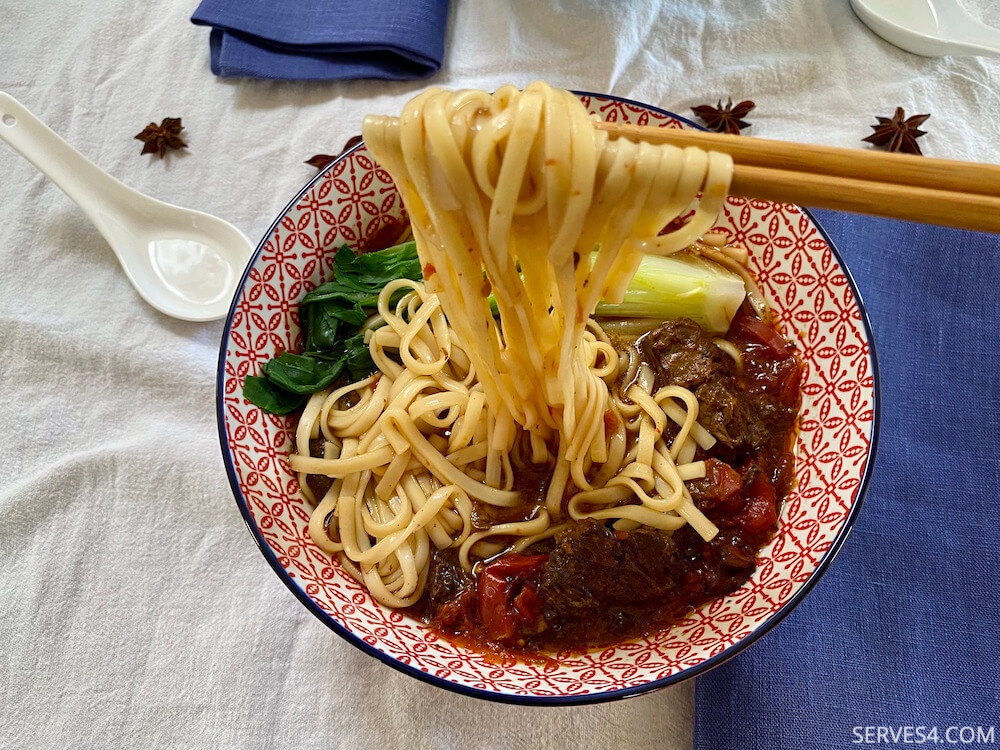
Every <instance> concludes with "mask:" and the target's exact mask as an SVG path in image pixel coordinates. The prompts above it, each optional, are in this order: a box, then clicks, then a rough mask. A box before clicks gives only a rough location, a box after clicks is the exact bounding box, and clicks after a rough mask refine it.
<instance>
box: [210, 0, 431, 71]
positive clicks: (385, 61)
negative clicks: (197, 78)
mask: <svg viewBox="0 0 1000 750" xmlns="http://www.w3.org/2000/svg"><path fill="white" fill-rule="evenodd" d="M191 20H192V22H194V23H196V24H199V25H202V26H210V27H212V32H211V34H210V35H209V48H210V52H211V65H212V72H213V73H215V74H216V75H217V76H221V77H223V78H265V79H275V80H333V79H351V78H381V79H388V80H411V79H419V78H427V77H428V76H431V75H433V74H434V73H436V72H437V71H438V70H439V69H440V67H441V63H442V61H443V59H444V47H445V27H446V25H447V21H448V0H340V1H339V2H335V3H332V2H328V1H326V0H294V1H292V0H283V1H281V0H278V1H277V2H276V1H275V0H270V1H269V0H203V2H202V3H201V4H200V5H199V6H198V8H197V10H195V12H194V15H193V16H192V17H191Z"/></svg>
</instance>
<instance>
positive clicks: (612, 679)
mask: <svg viewBox="0 0 1000 750" xmlns="http://www.w3.org/2000/svg"><path fill="white" fill-rule="evenodd" d="M580 97H581V99H582V101H583V102H584V104H585V105H586V106H587V107H588V108H589V109H590V110H591V111H593V112H596V113H598V114H600V115H601V117H603V118H604V119H605V120H612V121H620V122H631V123H638V124H649V125H658V126H662V127H667V128H685V127H697V126H696V125H694V124H693V123H690V122H688V121H686V120H684V119H683V118H681V117H678V116H676V115H673V114H671V113H669V112H665V111H663V110H659V109H656V108H654V107H650V106H647V105H643V104H640V103H637V102H632V101H627V100H623V99H620V98H616V97H612V96H606V95H597V94H587V93H581V94H580ZM404 221H405V212H404V208H403V206H402V204H401V201H400V197H399V194H398V193H397V192H396V190H395V188H394V187H393V184H392V182H391V180H390V178H389V176H388V175H387V174H386V173H385V172H384V171H383V170H381V169H380V168H378V166H377V165H376V164H375V163H374V162H373V161H372V158H371V156H370V155H369V153H368V152H367V151H366V149H365V147H364V145H363V144H360V145H358V146H356V147H354V148H353V149H352V150H350V151H349V152H347V153H345V154H343V155H342V156H341V157H340V158H338V159H337V160H336V161H334V162H333V163H331V164H330V165H329V166H328V167H326V168H325V169H324V170H322V172H321V173H320V174H318V175H317V176H316V177H315V179H313V180H312V181H310V182H309V184H308V185H306V186H305V187H304V188H303V189H302V191H301V192H300V193H299V194H298V195H296V196H295V197H294V198H292V200H291V202H289V204H288V206H287V207H286V208H285V210H284V211H282V212H281V215H280V216H278V217H277V218H276V219H275V221H274V224H273V225H272V226H271V228H270V230H268V232H267V234H266V235H265V236H264V238H263V240H262V241H261V243H260V245H259V246H258V248H257V251H256V254H255V255H254V257H253V259H252V261H251V262H250V264H249V266H248V268H247V270H246V273H245V275H244V277H243V280H242V282H241V284H240V286H239V288H238V291H237V293H236V295H235V298H234V301H233V304H232V308H231V310H230V313H229V317H228V321H227V324H226V328H225V333H224V336H223V341H222V346H221V352H220V358H219V370H218V405H217V408H218V421H219V433H220V438H221V443H222V453H223V457H224V460H225V464H226V468H227V471H228V473H229V478H230V482H231V484H232V488H233V493H234V495H235V497H236V502H237V504H238V505H239V508H240V511H241V512H242V514H243V517H244V518H245V519H246V523H247V526H248V527H249V529H250V532H251V534H252V536H253V539H254V540H255V541H256V543H257V545H258V546H259V547H260V550H261V552H262V553H263V555H264V557H265V558H267V560H268V562H269V563H270V564H271V566H272V567H273V568H274V571H275V573H277V575H278V578H279V579H280V580H281V581H282V582H283V583H284V584H285V585H286V586H287V587H288V588H289V589H290V590H291V591H292V593H294V594H295V596H296V597H297V598H298V599H299V601H300V602H302V604H304V605H305V606H306V607H307V608H308V609H309V610H310V611H311V612H312V613H313V614H314V615H316V616H317V617H318V618H319V619H320V620H322V621H323V622H324V623H326V624H327V625H328V626H329V627H330V628H331V629H332V630H333V631H335V632H336V633H337V634H339V635H340V636H342V637H343V638H345V639H347V640H348V641H349V642H350V643H352V644H354V645H355V646H357V647H358V648H360V649H362V650H363V651H365V652H367V653H369V654H371V655H372V656H374V657H376V658H378V659H381V660H382V661H383V662H385V663H386V664H389V665H390V666H392V667H395V668H396V669H399V670H401V671H402V672H405V673H406V674H409V675H412V676H413V677H416V678H418V679H421V680H424V681H427V682H430V683H433V684H435V685H439V686H441V687H443V688H447V689H451V690H454V691H457V692H460V693H465V694H468V695H473V696H477V697H481V698H487V699H492V700H499V701H506V702H513V703H531V704H570V703H588V702H597V701H603V700H611V699H616V698H623V697H627V696H630V695H637V694H640V693H644V692H647V691H650V690H655V689H657V688H661V687H664V686H666V685H670V684H673V683H676V682H679V681H681V680H683V679H686V678H688V677H691V676H694V675H696V674H698V673H700V672H703V671H705V670H707V669H710V668H711V667H713V666H715V665H718V664H720V663H721V662H723V661H724V660H726V659H728V658H730V657H732V656H733V655H735V654H736V653H738V652H739V651H740V650H742V649H744V648H746V647H747V646H748V645H750V644H751V643H752V642H753V641H754V640H756V639H757V638H759V637H760V636H761V635H762V634H763V633H764V632H766V631H767V630H768V629H770V628H771V627H773V626H774V625H775V624H776V623H778V622H779V621H780V620H781V619H782V618H783V617H784V616H785V615H787V614H788V612H789V611H791V610H792V608H794V607H795V606H796V605H797V604H798V603H799V602H800V601H801V600H802V599H803V597H804V596H805V595H806V594H807V592H808V591H809V590H810V589H811V588H812V586H813V585H814V584H815V583H816V581H817V580H818V579H819V578H820V576H821V575H822V574H823V572H824V571H825V570H826V569H827V567H828V566H829V564H830V562H831V560H832V559H833V557H834V555H835V554H836V552H837V551H838V549H839V548H840V547H841V545H842V543H843V542H844V540H845V538H846V536H847V534H848V531H849V529H850V527H851V525H852V523H853V521H854V519H855V517H856V515H857V513H858V511H859V509H860V506H861V501H862V498H863V496H864V493H865V490H866V487H867V484H868V479H869V474H870V471H871V466H872V460H873V456H874V448H875V442H876V435H877V424H878V398H877V394H878V388H877V371H876V360H875V351H874V346H873V342H872V334H871V329H870V326H869V324H868V320H867V317H866V314H865V311H864V308H863V305H862V302H861V299H860V298H859V296H858V293H857V289H856V287H855V285H854V283H853V281H852V279H851V276H850V274H849V272H848V270H847V268H846V267H845V266H844V263H843V261H842V260H841V258H840V256H839V255H838V253H837V251H836V249H835V248H834V247H833V246H832V244H831V242H830V240H829V238H828V237H827V236H826V235H825V234H824V232H823V230H822V229H821V228H820V227H819V226H818V225H817V223H816V221H815V220H814V219H813V218H812V217H811V216H810V214H809V213H808V212H807V211H805V210H803V209H801V208H799V207H797V206H794V205H788V204H780V203H772V202H769V201H763V200H752V199H747V198H743V197H737V196H734V197H730V198H729V199H728V202H727V203H726V206H725V210H724V214H723V215H722V216H720V218H719V221H718V224H717V229H718V230H720V231H723V232H725V233H726V234H727V235H728V236H729V237H730V239H731V240H733V241H736V242H741V243H744V244H745V245H746V246H747V247H748V248H749V250H750V252H751V256H752V264H753V267H754V270H755V271H756V275H757V278H758V279H759V281H760V284H761V286H762V287H763V289H764V290H765V292H766V293H767V294H768V295H769V297H770V299H771V301H772V302H773V303H774V305H775V307H776V309H777V310H778V312H779V315H780V320H781V324H782V326H783V327H784V332H785V334H786V335H788V336H789V337H791V338H794V339H796V340H797V341H798V343H799V346H800V350H801V353H802V356H803V358H804V360H805V363H806V371H805V378H804V384H803V392H804V396H803V398H804V401H803V407H802V417H801V429H800V431H799V433H798V437H797V445H796V462H795V479H796V486H795V489H794V490H793V492H792V493H791V495H790V497H789V498H788V499H787V501H786V502H785V504H784V507H783V509H782V512H781V517H780V520H779V530H778V533H777V535H776V536H775V538H774V540H773V541H772V542H771V543H770V544H769V545H768V546H767V547H766V548H764V550H763V551H762V553H761V556H760V563H759V566H758V568H757V571H756V572H755V573H754V575H753V577H752V578H751V579H750V580H749V581H748V582H747V583H746V584H745V585H744V586H743V587H742V588H740V589H739V590H738V591H736V592H735V593H733V594H732V595H730V596H727V597H725V598H723V599H719V600H717V601H714V602H711V603H709V604H707V605H705V606H702V607H701V608H699V609H697V610H696V611H694V612H692V613H691V614H690V615H688V616H687V617H685V618H684V619H683V620H681V621H680V622H679V623H678V624H677V625H675V626H674V627H673V628H671V629H670V630H667V631H664V632H661V633H658V634H657V635H654V636H651V637H647V638H642V639H638V640H633V641H628V642H625V643H621V644H619V645H617V646H615V647H612V648H605V649H601V650H595V651H592V652H588V653H584V654H553V655H552V657H553V658H552V659H551V660H549V661H545V662H541V663H525V662H522V661H516V660H514V659H509V658H499V659H498V657H496V656H495V655H487V654H483V653H479V652H477V651H475V650H470V649H468V648H465V647H462V646H458V645H455V644H453V643H451V642H449V641H448V640H445V639H444V638H442V637H441V636H439V635H438V634H436V633H435V632H434V631H432V630H430V629H429V628H428V627H426V626H425V625H423V624H422V623H420V622H418V621H416V620H414V619H412V618H410V617H408V616H407V615H405V614H403V613H401V612H399V611H394V610H391V609H388V608H386V607H383V606H381V605H380V604H378V603H376V602H375V601H374V600H373V599H372V597H371V596H370V595H369V594H368V593H367V591H366V590H365V589H364V588H362V587H361V586H360V585H359V584H357V583H356V582H355V581H354V579H352V578H351V577H350V576H349V575H348V574H347V573H346V572H345V571H344V570H342V569H341V567H340V566H339V565H338V564H337V563H336V562H334V561H331V559H330V558H329V557H328V556H327V555H326V554H324V553H323V552H321V551H320V550H319V549H318V548H316V547H315V546H314V545H313V544H312V543H311V541H310V539H309V534H308V531H307V523H308V519H309V512H310V506H309V505H308V503H307V502H306V501H305V500H304V499H303V498H301V497H300V496H299V494H298V492H297V490H298V485H297V482H296V478H295V475H294V474H293V473H292V472H291V471H290V470H289V467H288V461H287V456H288V451H289V448H290V446H291V444H292V435H293V430H294V418H291V417H276V416H272V415H269V414H265V413H263V412H261V411H260V410H259V409H257V408H256V407H254V406H252V405H251V404H250V403H248V402H247V401H245V400H244V399H243V397H242V395H241V390H242V381H243V377H244V376H245V375H247V374H256V373H257V372H258V371H259V368H260V365H261V363H262V362H264V361H265V360H266V359H268V358H270V357H272V356H274V355H276V354H278V353H280V352H282V351H284V350H293V351H294V350H296V347H298V346H299V344H300V334H299V327H298V324H297V319H296V309H297V305H298V302H299V300H300V299H301V298H302V296H303V295H305V294H306V293H307V292H308V291H309V290H311V289H313V288H314V287H315V286H317V285H318V284H320V283H321V282H322V281H324V280H325V279H326V278H327V277H328V276H329V275H330V274H331V270H332V266H333V261H332V252H331V250H332V249H333V248H336V247H338V246H340V245H341V244H343V243H347V244H348V245H350V246H352V247H354V248H355V249H363V248H365V247H368V246H369V245H371V244H373V243H378V242H384V238H385V235H386V233H387V232H391V231H393V230H394V229H396V228H398V227H399V226H400V224H401V223H402V222H404ZM387 228H388V229H387ZM336 668H337V667H336V665H330V669H336Z"/></svg>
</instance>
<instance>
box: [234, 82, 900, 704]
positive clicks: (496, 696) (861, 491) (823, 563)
mask: <svg viewBox="0 0 1000 750" xmlns="http://www.w3.org/2000/svg"><path fill="white" fill-rule="evenodd" d="M573 93H574V94H576V95H577V96H580V97H591V98H597V99H601V100H609V101H614V102H619V103H621V104H627V105H630V106H634V107H637V108H639V109H647V110H650V111H652V112H656V113H658V114H661V115H665V116H667V117H672V118H674V119H676V120H678V121H679V122H683V123H684V124H685V125H688V126H690V127H693V128H696V129H698V130H704V129H705V128H703V127H702V126H701V125H699V124H698V123H696V122H693V121H692V120H689V119H687V118H686V117H681V116H680V115H677V114H675V113H674V112H670V111H668V110H665V109H661V108H660V107H654V106H652V105H650V104H644V103H642V102H638V101H635V100H634V99H627V98H624V97H620V96H615V95H613V94H598V93H593V92H590V91H577V90H574V91H573ZM363 145H364V144H363V143H359V144H357V145H355V146H354V147H352V148H350V149H348V150H347V151H344V152H343V153H341V154H340V155H339V156H338V157H337V158H336V159H335V160H334V161H333V162H331V163H330V164H329V165H327V166H326V167H325V168H324V169H323V170H322V171H320V172H319V173H318V174H317V175H316V176H315V177H313V178H312V179H311V180H310V181H309V182H308V183H306V185H305V186H304V187H303V188H302V189H301V190H300V191H299V192H298V194H296V196H295V197H294V198H293V199H292V200H291V201H289V202H288V204H287V205H286V206H285V208H284V209H283V210H282V211H281V213H279V214H278V216H277V218H276V219H275V220H274V222H273V223H272V224H271V226H270V227H269V228H268V230H267V231H266V232H265V233H264V236H263V237H262V238H261V241H260V243H259V244H258V245H257V249H256V250H255V251H254V254H253V257H252V258H251V259H250V262H249V263H248V264H247V267H246V269H245V270H244V272H243V278H242V279H240V284H239V286H238V287H237V290H236V293H235V294H234V296H233V301H232V303H231V304H230V307H229V313H228V315H227V316H226V325H225V329H224V330H223V332H222V342H221V346H220V347H219V363H218V369H217V373H216V419H217V421H218V430H219V441H220V444H221V448H222V458H223V461H224V462H225V464H226V474H227V475H228V476H229V484H230V486H231V488H232V490H233V495H234V497H235V499H236V505H237V506H238V507H239V509H240V514H241V515H242V516H243V521H244V523H245V524H246V526H247V529H248V530H249V531H250V534H251V535H252V536H253V538H254V541H255V542H256V544H257V547H258V549H259V550H260V552H261V554H262V555H263V556H264V558H265V559H266V560H267V562H268V563H269V564H270V566H271V568H272V569H273V570H274V572H275V573H276V574H277V575H278V578H280V579H281V581H282V582H283V583H284V584H285V586H287V587H288V589H289V590H290V591H291V592H292V593H293V594H294V595H295V597H296V598H297V599H298V600H299V601H300V602H301V603H302V604H303V605H304V606H305V607H306V609H308V610H309V611H310V612H312V613H313V614H314V615H315V616H316V617H317V618H319V620H320V621H321V622H323V624H325V625H326V626H327V627H329V628H330V629H331V630H333V631H334V632H335V633H336V634H337V635H339V636H340V637H341V638H343V639H344V640H346V641H347V642H348V643H350V644H351V645H353V646H355V647H357V648H359V649H360V650H361V651H363V652H364V653H366V654H368V655H370V656H373V657H375V658H376V659H378V660H379V661H381V662H382V663H384V664H387V665H388V666H390V667H392V668H394V669H396V670H398V671H400V672H402V673H403V674H406V675H409V676H410V677H415V678H417V679H418V680H421V681H422V682H426V683H428V684H431V685H434V686H436V687H440V688H443V689H445V690H449V691H451V692H454V693H459V694H461V695H467V696H470V697H473V698H481V699H483V700H488V701H493V702H495V703H509V704H514V705H522V706H572V705H588V704H594V703H607V702H610V701H616V700H623V699H625V698H631V697H634V696H638V695H644V694H646V693H651V692H654V691H656V690H660V689H662V688H665V687H668V686H670V685H676V684H678V683H680V682H683V681H685V680H688V679H691V678H692V677H696V676H697V675H699V674H703V673H705V672H707V671H709V670H711V669H714V668H715V667H717V666H719V665H720V664H723V663H724V662H726V661H729V660H730V659H732V658H733V657H734V656H736V655H737V654H739V653H740V652H742V651H743V650H744V649H746V648H747V647H749V646H750V645H751V644H753V643H755V642H756V641H757V640H758V639H759V638H761V637H762V636H763V635H764V634H765V633H768V632H770V631H771V629H773V628H774V627H775V626H776V625H778V623H780V622H781V621H782V620H784V619H785V617H787V616H788V615H789V614H790V613H791V612H792V610H793V609H795V608H796V607H797V606H798V605H799V604H800V603H801V602H802V600H803V599H805V597H806V595H807V594H808V593H809V592H810V591H812V589H813V587H814V586H815V585H816V584H817V583H818V582H819V579H820V578H822V577H823V575H824V574H825V573H826V571H827V570H828V569H829V567H830V564H831V563H832V562H833V560H834V558H835V557H836V556H837V553H839V552H840V550H841V549H842V548H843V546H844V543H845V542H846V541H847V537H848V536H849V534H850V531H851V529H852V528H853V527H854V523H855V521H856V520H857V517H858V514H859V513H860V512H861V506H862V505H863V503H864V500H865V496H866V495H867V494H868V488H869V485H870V483H871V477H872V472H873V469H874V466H875V456H876V453H877V450H878V438H879V430H880V424H881V403H882V397H881V386H880V377H879V370H878V356H877V354H876V350H875V338H874V334H873V332H872V327H871V321H870V320H869V318H868V310H867V308H866V307H865V303H864V300H863V299H862V297H861V292H860V291H859V290H858V286H857V284H856V283H855V281H854V277H853V276H852V275H851V272H850V269H848V267H847V264H846V263H845V262H844V259H843V258H842V257H841V255H840V251H839V250H837V248H836V247H835V246H834V244H833V241H832V240H831V239H830V237H829V235H827V233H826V230H825V229H823V227H822V226H821V225H820V223H819V222H818V221H816V218H815V217H814V216H813V215H812V214H811V213H810V212H809V210H808V209H806V208H801V207H800V208H801V210H802V212H803V213H804V214H805V215H806V216H808V217H809V220H810V221H811V222H812V223H813V225H814V226H815V227H816V228H817V229H818V230H819V233H820V235H822V237H823V239H824V240H825V241H826V243H827V245H828V246H829V248H830V252H831V253H832V254H833V257H834V258H835V259H836V261H837V264H838V265H839V266H840V270H841V271H842V272H843V274H844V277H845V278H846V279H847V283H848V285H849V286H850V289H851V293H852V294H853V295H854V299H855V300H856V302H857V305H858V310H859V312H860V314H861V324H862V326H863V327H864V331H865V336H866V337H867V339H868V349H869V353H870V357H871V363H872V432H871V439H870V443H869V451H868V458H867V460H866V462H865V468H864V472H863V473H862V477H861V483H860V484H859V486H858V490H857V493H856V494H855V498H854V504H853V505H852V506H851V510H850V512H849V513H848V515H847V518H846V519H845V521H844V525H843V526H842V527H841V529H840V531H838V532H837V536H836V538H834V540H833V542H832V543H831V545H830V547H829V549H827V551H826V552H825V553H824V555H823V557H822V558H821V559H820V561H819V563H817V565H816V567H815V568H814V569H813V571H812V573H810V575H809V578H808V579H806V581H805V582H803V584H802V585H801V586H800V587H799V590H798V591H796V592H795V594H793V595H792V597H791V599H789V600H788V601H787V602H785V604H784V605H782V607H781V608H780V609H779V610H778V611H777V612H775V613H774V614H772V615H771V617H770V618H769V619H767V620H766V621H765V622H763V623H761V624H760V625H759V626H758V627H757V629H756V630H754V631H753V632H752V633H750V634H749V635H748V636H746V637H745V638H743V639H741V640H740V641H738V642H736V643H734V644H733V645H731V646H729V647H728V648H726V649H725V650H723V651H721V652H720V653H718V654H716V655H715V656H711V657H709V658H708V659H706V660H705V661H703V662H701V663H700V664H697V665H695V666H693V667H688V668H687V669H684V670H682V671H680V672H678V673H676V674H672V675H670V676H668V677H663V678H661V679H659V680H653V681H651V682H648V683H645V684H643V685H635V686H633V687H628V688H622V689H620V690H610V691H607V692H603V693H585V694H579V695H558V696H533V695H517V694H513V693H501V692H493V691H489V690H482V689H480V688H474V687H471V686H469V685H462V684H459V683H455V682H451V681H450V680H447V679H444V678H442V677H437V676H436V675H432V674H430V673H428V672H424V671H422V670H420V669H418V668H416V667H413V666H411V665H409V664H403V663H402V662H400V661H398V660H396V659H394V658H393V657H392V656H390V655H389V654H386V653H385V652H383V651H381V650H379V649H378V648H376V647H375V646H372V645H371V644H369V643H366V642H365V641H364V640H363V639H361V638H360V637H358V636H357V635H355V634H354V633H352V632H350V631H349V630H348V629H347V628H345V627H344V626H343V625H341V624H340V623H339V622H338V621H337V620H335V619H334V618H333V617H331V616H330V615H329V614H327V613H326V612H324V611H323V609H322V608H321V607H320V606H319V605H318V604H317V603H316V602H315V601H313V599H312V598H310V597H309V595H308V594H306V592H305V591H304V590H303V589H302V588H301V587H300V586H299V584H298V583H297V582H296V581H295V580H294V579H293V578H292V577H291V576H289V574H288V571H287V570H285V568H284V566H282V565H281V563H280V562H278V558H277V556H276V555H275V553H274V550H272V549H271V547H270V546H269V545H268V544H267V541H266V540H265V539H264V537H263V535H262V534H261V532H260V529H258V528H257V524H256V522H255V521H254V519H253V516H252V514H251V513H250V507H249V505H248V504H247V499H246V497H245V496H244V495H243V491H242V490H241V489H240V483H239V478H238V477H237V476H236V467H235V465H234V463H233V458H232V450H231V449H230V447H229V437H228V435H227V433H226V415H225V390H224V382H225V375H226V370H225V368H226V351H227V349H228V346H227V344H228V342H229V340H230V333H231V326H232V321H233V314H234V313H235V311H236V305H237V302H238V300H239V298H240V296H241V295H242V293H243V290H244V288H245V286H246V283H247V279H248V277H249V275H250V271H251V269H252V268H253V267H254V264H255V263H256V262H257V260H258V258H259V257H260V255H261V253H262V252H263V250H264V246H265V245H266V243H267V241H268V239H269V238H270V237H271V235H272V234H273V233H274V230H275V229H276V228H277V226H278V224H279V223H280V222H281V219H282V217H284V216H285V215H286V214H287V213H288V212H289V211H290V210H291V209H292V208H294V207H295V205H296V204H298V202H299V200H300V199H301V198H302V196H304V195H305V194H306V193H307V192H308V191H309V190H311V189H312V187H313V186H314V185H315V184H316V183H317V182H319V181H320V180H321V179H323V177H324V176H325V175H326V173H327V172H328V171H329V170H331V169H333V167H334V166H335V165H336V164H337V163H338V162H340V161H341V160H343V159H345V158H347V157H348V156H350V155H351V154H352V153H354V152H355V151H357V150H358V149H360V148H362V147H363Z"/></svg>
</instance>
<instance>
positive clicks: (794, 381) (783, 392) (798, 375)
mask: <svg viewBox="0 0 1000 750" xmlns="http://www.w3.org/2000/svg"><path fill="white" fill-rule="evenodd" d="M782 365H783V367H781V369H779V370H778V384H777V387H776V388H775V396H776V397H777V399H778V401H779V402H780V403H781V404H782V405H783V406H789V407H794V406H795V405H796V404H798V403H799V398H800V391H801V388H802V363H801V362H800V361H799V360H797V359H795V358H794V357H791V358H789V360H788V361H787V362H783V363H782Z"/></svg>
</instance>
